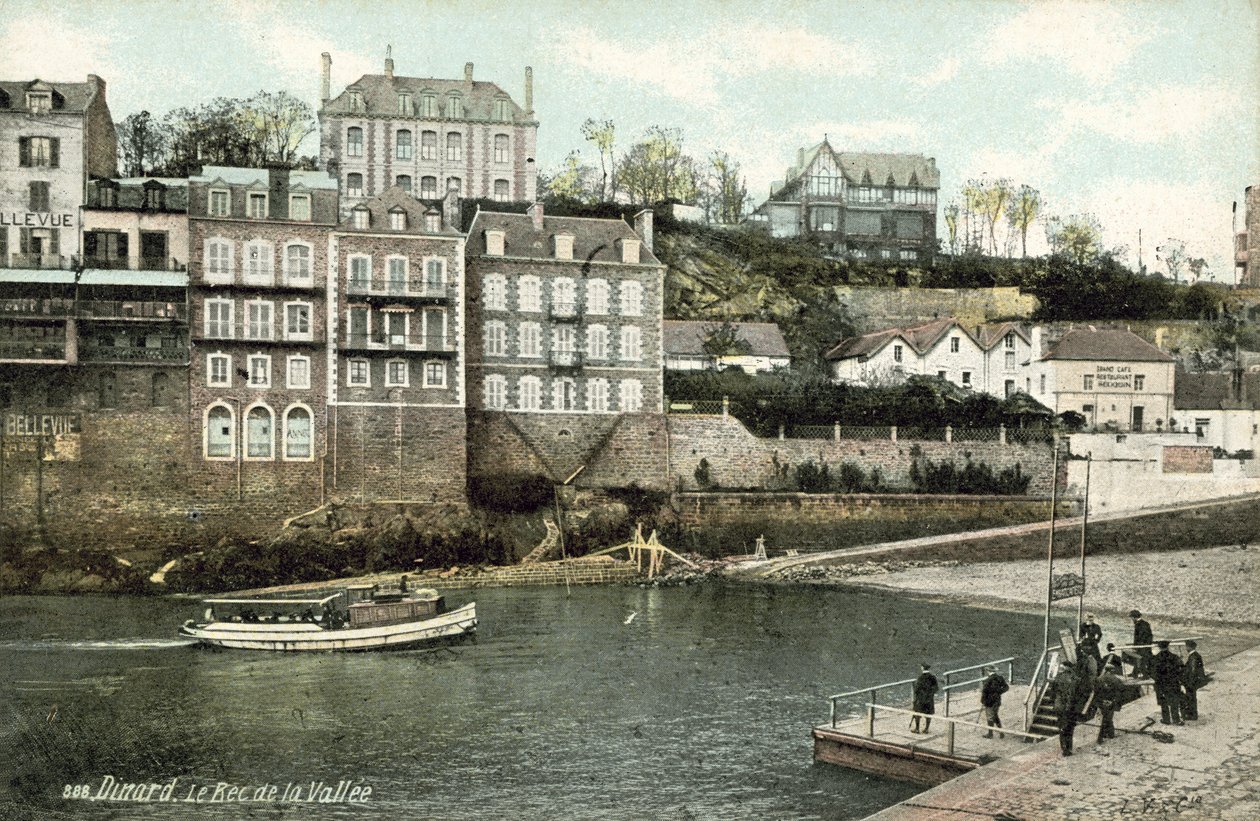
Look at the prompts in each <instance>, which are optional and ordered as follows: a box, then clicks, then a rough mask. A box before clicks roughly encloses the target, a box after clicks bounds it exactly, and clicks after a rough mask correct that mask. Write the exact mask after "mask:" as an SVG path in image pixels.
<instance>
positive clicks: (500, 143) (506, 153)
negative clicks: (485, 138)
mask: <svg viewBox="0 0 1260 821" xmlns="http://www.w3.org/2000/svg"><path fill="white" fill-rule="evenodd" d="M510 145H511V141H510V140H509V139H508V135H506V134H495V135H494V161H495V162H507V161H508V160H509V159H510V158H511V149H510Z"/></svg>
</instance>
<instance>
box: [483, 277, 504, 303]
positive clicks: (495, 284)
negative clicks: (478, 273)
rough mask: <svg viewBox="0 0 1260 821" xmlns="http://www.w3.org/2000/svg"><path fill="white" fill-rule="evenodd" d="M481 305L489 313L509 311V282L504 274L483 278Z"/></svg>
mask: <svg viewBox="0 0 1260 821" xmlns="http://www.w3.org/2000/svg"><path fill="white" fill-rule="evenodd" d="M481 305H482V307H483V308H485V309H486V310H487V311H506V310H507V280H505V279H504V278H503V275H502V274H485V275H484V276H482V278H481Z"/></svg>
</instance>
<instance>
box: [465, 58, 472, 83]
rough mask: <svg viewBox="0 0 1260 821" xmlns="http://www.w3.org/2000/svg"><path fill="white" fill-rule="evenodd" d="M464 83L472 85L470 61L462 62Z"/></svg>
mask: <svg viewBox="0 0 1260 821" xmlns="http://www.w3.org/2000/svg"><path fill="white" fill-rule="evenodd" d="M464 85H468V86H470V85H472V63H464Z"/></svg>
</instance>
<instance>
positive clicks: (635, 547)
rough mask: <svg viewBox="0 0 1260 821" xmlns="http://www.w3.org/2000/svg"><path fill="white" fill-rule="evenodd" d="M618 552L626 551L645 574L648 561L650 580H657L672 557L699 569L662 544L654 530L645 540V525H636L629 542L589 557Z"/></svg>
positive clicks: (607, 548) (596, 552) (693, 563)
mask: <svg viewBox="0 0 1260 821" xmlns="http://www.w3.org/2000/svg"><path fill="white" fill-rule="evenodd" d="M618 550H624V551H626V555H627V556H628V557H629V559H630V561H632V562H634V563H635V565H636V566H637V567H638V568H639V572H640V573H642V572H643V562H644V560H645V559H646V560H647V576H648V578H649V579H651V578H655V577H656V575H657V574H658V573H660V572H661V571H662V570H663V568H664V566H665V557H666V556H670V557H672V558H674V559H677V560H678V561H680V562H682V563H683V564H685V565H687V566H688V567H690V568H693V569H699V568H698V567H697V566H696V564H695V562H692V561H689V560H687V559H684V558H683V557H682V556H680V555H678V554H677V553H675V552H674V551H673V550H670V549H669V548H668V547H666V546H665V545H663V544H661V543H660V540H658V539H657V538H656V531H655V530H653V531H652V533H651V535H649V536H648V537H647V539H644V538H643V525H642V524H638V525H635V528H634V537H633V538H632V539H631V540H630V541H628V542H622V543H621V544H619V545H614V546H612V547H606V548H604V549H603V550H597V551H595V552H594V553H591V554H589V555H591V556H608V555H611V554H613V553H616V552H617V551H618Z"/></svg>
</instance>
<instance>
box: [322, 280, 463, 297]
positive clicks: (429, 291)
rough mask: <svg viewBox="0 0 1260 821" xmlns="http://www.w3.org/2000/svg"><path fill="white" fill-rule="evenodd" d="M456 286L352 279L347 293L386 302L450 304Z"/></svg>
mask: <svg viewBox="0 0 1260 821" xmlns="http://www.w3.org/2000/svg"><path fill="white" fill-rule="evenodd" d="M454 290H455V289H454V286H452V285H446V284H437V283H431V282H425V281H424V280H422V279H410V280H396V279H395V280H389V281H381V280H366V279H354V278H351V279H350V280H349V281H348V282H347V283H346V293H347V294H348V295H351V296H365V297H382V298H384V299H386V300H419V301H421V302H429V303H440V302H449V301H450V300H451V298H452V297H453V296H454Z"/></svg>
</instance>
